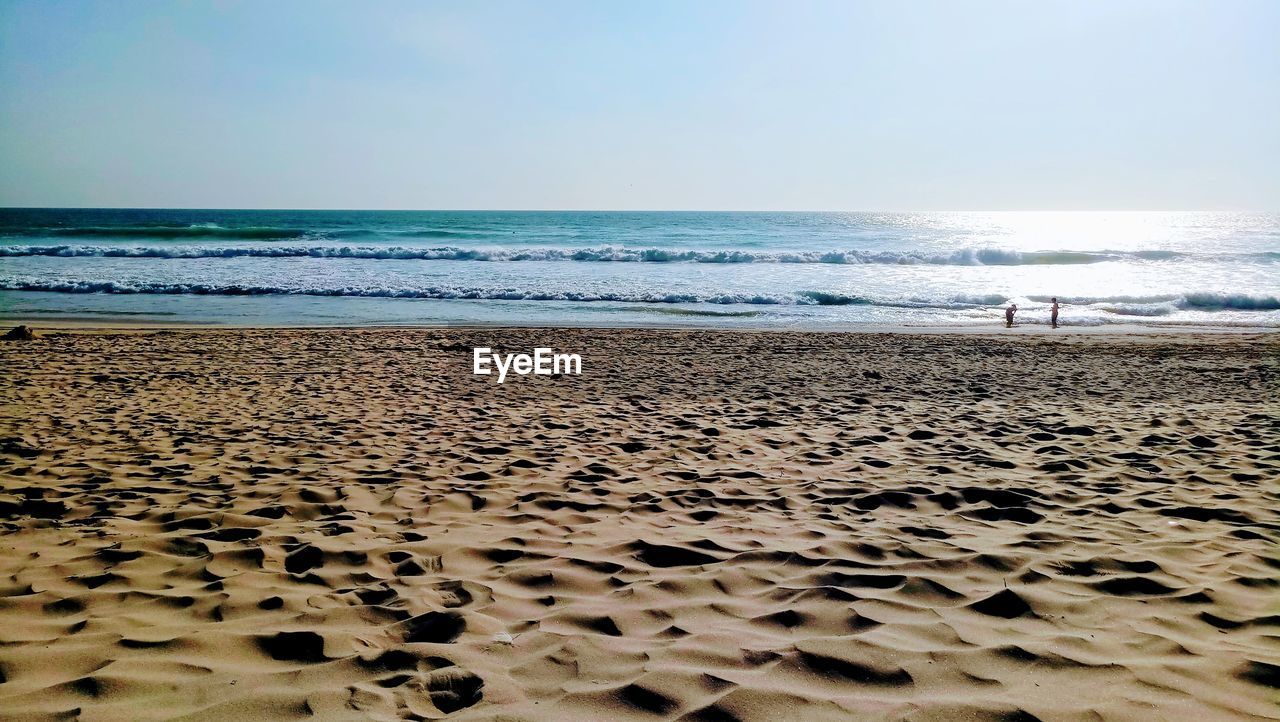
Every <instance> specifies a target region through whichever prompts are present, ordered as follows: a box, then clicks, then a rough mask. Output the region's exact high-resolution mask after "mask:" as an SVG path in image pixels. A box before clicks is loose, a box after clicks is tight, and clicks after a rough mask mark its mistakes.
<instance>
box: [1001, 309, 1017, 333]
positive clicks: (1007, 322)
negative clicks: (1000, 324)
mask: <svg viewBox="0 0 1280 722" xmlns="http://www.w3.org/2000/svg"><path fill="white" fill-rule="evenodd" d="M1017 312H1018V304H1016V303H1011V304H1009V307H1008V308H1006V309H1005V310H1004V327H1005V328H1013V314H1015V313H1017Z"/></svg>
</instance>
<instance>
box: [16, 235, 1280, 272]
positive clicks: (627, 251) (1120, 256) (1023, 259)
mask: <svg viewBox="0 0 1280 722" xmlns="http://www.w3.org/2000/svg"><path fill="white" fill-rule="evenodd" d="M74 230H76V231H85V230H89V229H83V228H82V229H74ZM101 230H103V231H104V233H103V234H102V235H112V234H115V232H116V231H118V230H119V229H115V228H112V229H101ZM134 230H136V231H137V234H138V235H139V236H142V235H148V234H149V235H150V237H153V238H198V237H204V236H218V237H224V238H237V239H241V240H253V239H257V240H261V239H271V238H275V239H286V238H297V237H300V236H303V235H306V234H307V233H308V232H306V231H301V230H296V229H281V228H220V227H206V226H198V227H197V226H193V227H190V228H172V227H165V228H159V227H145V228H144V227H140V228H137V229H134ZM105 231H111V233H106V232H105ZM344 233H349V234H351V236H352V237H356V236H357V235H358V234H361V233H365V232H363V231H349V232H344ZM406 233H411V234H413V235H418V236H421V237H446V236H453V235H466V234H463V233H456V232H453V231H411V232H406ZM5 256H8V257H20V256H50V257H102V258H323V259H368V260H379V259H384V260H428V261H494V262H515V261H578V262H600V263H828V264H847V265H859V264H893V265H943V266H1024V265H1078V264H1090V263H1104V262H1108V261H1173V260H1181V259H1197V258H1206V257H1207V258H1212V259H1215V260H1236V261H1246V262H1250V261H1251V262H1276V261H1277V260H1280V257H1278V256H1277V254H1273V253H1251V254H1235V255H1219V256H1203V255H1192V254H1185V253H1179V252H1175V251H1136V252H1120V251H1096V252H1084V251H1035V252H1030V251H1006V250H999V249H990V248H988V249H972V248H970V249H963V250H959V251H954V252H950V253H928V252H923V251H793V252H772V251H743V250H724V251H717V250H677V249H667V248H622V247H609V246H605V247H598V248H459V247H454V246H442V247H436V248H423V247H412V246H336V245H307V246H302V245H276V244H271V245H256V246H250V245H239V246H206V245H176V246H158V245H155V246H115V245H71V244H59V245H0V257H5Z"/></svg>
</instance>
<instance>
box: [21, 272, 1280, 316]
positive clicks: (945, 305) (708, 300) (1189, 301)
mask: <svg viewBox="0 0 1280 722" xmlns="http://www.w3.org/2000/svg"><path fill="white" fill-rule="evenodd" d="M0 290H3V291H44V292H54V293H105V294H160V295H210V296H271V295H288V296H344V297H372V298H422V299H486V300H507V301H569V302H596V301H613V302H620V303H662V304H676V303H684V304H694V303H703V304H719V305H731V304H746V305H760V304H764V305H802V306H851V305H866V306H884V307H895V308H941V309H977V308H995V307H1001V306H1004V305H1005V304H1006V303H1008V302H1009V300H1010V299H1009V297H1008V296H1006V295H1003V294H988V295H977V296H967V295H958V296H951V297H947V298H942V299H930V298H874V297H870V296H860V295H848V294H840V293H831V292H824V291H798V292H795V293H786V294H752V293H677V292H615V291H567V290H529V289H519V288H482V287H469V286H430V287H423V288H381V287H358V286H348V287H305V286H299V287H284V286H255V285H241V284H225V285H220V284H196V283H122V282H116V281H24V280H15V279H5V278H0ZM1029 300H1030V301H1032V302H1033V303H1035V304H1038V305H1039V304H1044V303H1046V302H1047V301H1048V298H1047V297H1039V296H1032V297H1030V298H1029ZM1059 300H1060V301H1062V302H1063V303H1065V304H1068V305H1069V306H1070V305H1077V306H1086V307H1088V308H1090V309H1092V310H1095V311H1104V312H1107V313H1112V314H1117V315H1129V316H1160V315H1167V314H1169V313H1173V312H1175V311H1188V310H1190V311H1224V310H1230V311H1276V310H1280V298H1278V297H1276V296H1263V295H1258V296H1251V295H1246V294H1221V293H1186V294H1180V295H1165V296H1116V297H1109V298H1066V297H1063V298H1060V299H1059ZM1027 310H1033V309H1027Z"/></svg>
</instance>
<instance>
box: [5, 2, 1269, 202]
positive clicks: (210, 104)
mask: <svg viewBox="0 0 1280 722" xmlns="http://www.w3.org/2000/svg"><path fill="white" fill-rule="evenodd" d="M1277 37H1280V2H1275V1H1274V0H1256V1H1254V0H1215V1H1214V2H1206V1H1202V0H1195V1H1183V0H1096V1H1094V0H1071V1H1069V2H1058V1H1056V0H1037V1H1036V2H1022V1H1013V0H1010V1H1004V0H999V1H997V0H917V1H914V2H897V1H896V0H885V1H883V2H880V1H860V0H836V1H833V2H814V1H805V0H800V1H799V2H781V0H779V1H778V2H745V1H743V2H721V1H717V0H699V1H697V2H685V1H676V2H661V1H658V2H629V3H628V2H608V1H606V0H599V1H596V2H564V1H559V0H545V1H539V2H533V1H532V0H530V1H526V2H478V1H477V2H466V3H460V2H443V3H436V2H425V1H424V2H397V1H395V0H379V1H378V2H372V3H357V2H327V1H325V0H302V1H297V0H273V1H272V2H269V3H268V2H233V1H230V0H226V1H217V2H214V1H210V2H168V1H166V2H151V1H149V0H131V1H130V2H118V1H114V0H113V1H109V2H95V1H93V0H74V1H70V2H64V1H60V0H40V1H38V2H37V1H34V0H32V1H29V2H28V1H14V0H0V206H92V207H116V206H119V207H170V208H173V207H183V208H370V209H432V208H439V209H470V208H475V209H618V210H625V209H659V210H661V209H670V210H677V209H697V210H1257V211H1280V42H1277V41H1276V38H1277Z"/></svg>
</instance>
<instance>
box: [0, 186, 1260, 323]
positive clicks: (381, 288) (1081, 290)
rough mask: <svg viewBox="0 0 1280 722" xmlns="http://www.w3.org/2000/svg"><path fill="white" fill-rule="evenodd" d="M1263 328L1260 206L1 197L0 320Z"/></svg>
mask: <svg viewBox="0 0 1280 722" xmlns="http://www.w3.org/2000/svg"><path fill="white" fill-rule="evenodd" d="M1053 296H1056V297H1057V298H1058V299H1059V301H1061V302H1063V303H1064V304H1066V306H1065V307H1064V308H1063V312H1062V319H1061V322H1062V323H1063V324H1065V325H1102V324H1116V323H1123V324H1141V325H1206V326H1256V327H1280V215H1278V214H1229V213H701V212H617V213H606V212H514V211H513V212H487V211H472V212H463V211H458V212H452V211H405V212H378V211H235V210H92V209H0V314H2V315H4V316H6V317H9V318H23V319H28V320H31V321H32V322H37V323H38V322H39V320H40V319H92V320H100V321H102V322H109V321H112V320H127V321H159V322H170V323H209V324H232V325H279V326H295V325H296V326H311V325H327V324H358V325H372V324H449V323H499V324H514V325H519V324H566V325H660V326H672V325H677V326H705V325H710V326H748V327H799V328H836V327H847V326H858V325H865V324H873V325H891V326H900V325H914V326H981V325H997V324H1001V323H1002V312H1003V308H1004V306H1005V305H1007V304H1008V303H1011V302H1013V303H1017V304H1018V306H1019V309H1020V311H1019V315H1018V319H1019V321H1020V322H1022V323H1047V321H1048V311H1047V307H1048V303H1049V299H1050V298H1051V297H1053Z"/></svg>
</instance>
